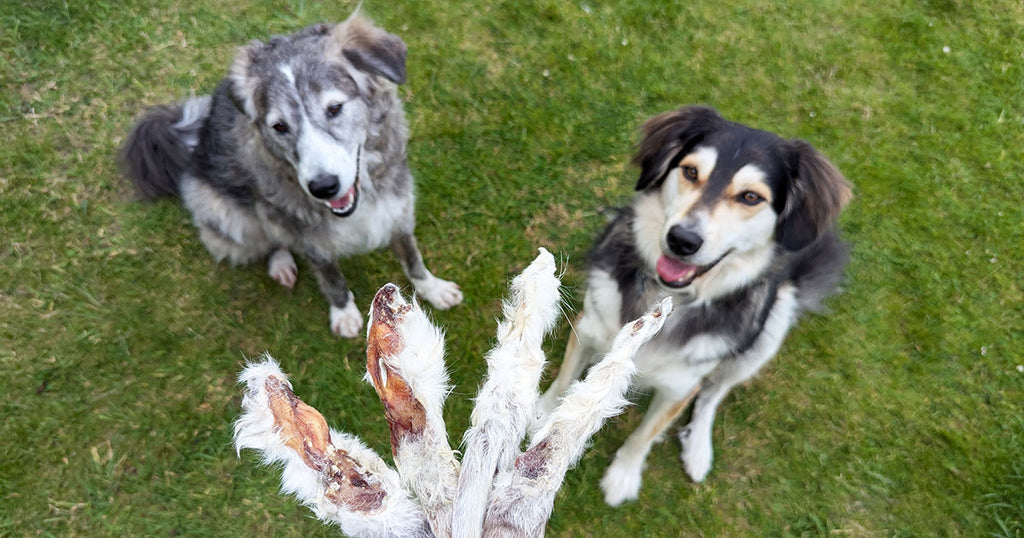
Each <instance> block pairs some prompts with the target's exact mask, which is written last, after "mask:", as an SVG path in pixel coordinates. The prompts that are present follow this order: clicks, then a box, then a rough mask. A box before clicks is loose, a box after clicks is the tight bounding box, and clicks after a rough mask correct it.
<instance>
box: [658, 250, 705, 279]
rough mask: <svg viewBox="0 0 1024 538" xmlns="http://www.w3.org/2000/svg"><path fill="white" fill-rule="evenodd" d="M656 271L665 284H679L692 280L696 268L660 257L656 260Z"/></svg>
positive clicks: (666, 257)
mask: <svg viewBox="0 0 1024 538" xmlns="http://www.w3.org/2000/svg"><path fill="white" fill-rule="evenodd" d="M657 271H658V276H660V277H661V278H662V280H664V281H665V282H679V281H681V280H689V279H692V278H693V277H694V275H696V274H697V266H696V265H690V264H688V263H683V262H681V261H679V260H676V259H673V258H669V257H668V256H662V257H660V258H658V266H657Z"/></svg>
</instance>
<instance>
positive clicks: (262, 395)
mask: <svg viewBox="0 0 1024 538" xmlns="http://www.w3.org/2000/svg"><path fill="white" fill-rule="evenodd" d="M238 380H239V382H240V383H244V384H245V385H246V389H245V395H244V397H243V399H242V410H243V413H242V416H241V417H239V418H238V420H237V421H236V422H235V435H234V440H235V449H236V450H237V451H238V452H239V453H241V450H242V449H243V448H250V449H254V450H256V451H258V452H259V453H260V455H261V457H262V459H263V463H264V464H267V465H270V464H274V463H281V464H282V465H283V469H282V471H281V489H282V490H283V491H285V492H286V493H291V494H294V495H295V497H296V498H298V499H299V500H300V501H301V502H302V503H303V504H305V505H306V506H308V507H309V508H310V509H311V510H313V513H314V514H315V515H316V517H317V518H319V519H320V520H322V521H325V522H328V523H334V524H336V525H338V526H340V527H341V530H342V532H344V533H345V534H348V535H351V536H361V537H378V536H379V537H384V536H405V535H408V536H429V535H430V531H429V528H428V527H427V522H426V517H425V515H424V514H423V511H422V510H421V509H420V508H419V507H418V506H416V504H415V503H413V502H412V500H411V499H410V498H409V497H408V495H407V494H406V492H405V491H404V490H403V489H402V487H401V484H400V482H399V477H398V473H396V472H395V471H394V470H393V469H391V468H390V467H388V465H387V464H386V463H384V460H382V459H381V458H380V457H379V456H377V454H376V453H374V452H373V451H372V450H370V449H369V448H367V447H366V446H365V445H363V444H362V443H361V442H360V441H359V439H357V438H356V437H353V436H351V435H347V434H344V433H341V432H337V431H335V430H333V429H332V430H330V431H329V435H328V437H329V445H328V446H326V447H324V451H323V452H322V453H318V452H316V450H317V449H316V447H313V446H309V445H306V449H305V454H306V457H307V458H314V461H316V462H318V463H319V464H320V465H322V468H321V469H314V468H312V467H310V465H309V464H307V462H306V460H305V459H304V458H303V455H300V454H298V453H296V452H295V450H293V449H292V448H290V447H289V446H287V444H286V443H287V442H289V441H290V440H292V438H291V437H289V438H287V439H286V438H282V427H283V426H282V425H281V424H278V423H277V420H276V419H275V416H274V412H273V410H272V407H271V402H270V397H271V395H270V393H269V392H268V389H267V387H268V386H272V385H278V386H281V385H283V386H285V387H287V388H288V390H289V391H290V390H291V383H289V382H288V378H287V377H286V376H285V375H284V373H283V372H282V371H281V369H280V367H279V366H278V364H277V361H275V360H274V359H273V358H272V357H270V356H269V355H267V356H265V357H264V358H263V360H262V362H259V363H252V364H249V365H248V366H247V367H246V368H245V369H244V370H243V371H242V373H241V374H240V375H239V378H238ZM339 455H340V457H339ZM338 462H341V464H342V465H344V466H346V468H345V469H340V468H338V467H337V463H338ZM345 473H348V474H347V475H346V474H345ZM353 476H358V477H359V478H360V480H362V481H363V486H362V488H361V489H362V490H363V491H365V492H366V494H367V495H366V496H365V497H363V498H362V499H355V500H356V501H360V500H361V501H368V502H352V501H353V499H352V498H350V497H345V496H343V495H338V491H340V489H341V487H348V488H351V487H352V486H351V480H352V477H353ZM339 480H343V481H345V482H346V484H339V482H338V481H339ZM339 486H340V487H339ZM348 491H351V489H349V490H348ZM347 502H348V503H350V504H347Z"/></svg>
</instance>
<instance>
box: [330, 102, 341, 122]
mask: <svg viewBox="0 0 1024 538" xmlns="http://www.w3.org/2000/svg"><path fill="white" fill-rule="evenodd" d="M340 113H341V103H335V104H333V105H331V106H329V107H327V117H328V118H333V117H335V116H337V115H338V114H340Z"/></svg>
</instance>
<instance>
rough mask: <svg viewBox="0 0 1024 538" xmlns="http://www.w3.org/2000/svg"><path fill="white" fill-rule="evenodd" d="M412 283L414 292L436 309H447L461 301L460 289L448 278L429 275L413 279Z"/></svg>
mask: <svg viewBox="0 0 1024 538" xmlns="http://www.w3.org/2000/svg"><path fill="white" fill-rule="evenodd" d="M412 284H413V286H414V287H415V288H416V293H417V294H418V295H419V296H420V297H423V298H424V299H426V300H427V302H429V303H430V304H432V305H434V308H437V309H438V310H448V309H449V308H451V307H453V306H455V305H457V304H459V303H461V302H462V289H461V288H459V285H458V284H456V283H454V282H451V281H449V280H444V279H441V278H437V277H436V276H431V277H430V278H427V279H424V280H419V281H417V280H414V281H413V283H412Z"/></svg>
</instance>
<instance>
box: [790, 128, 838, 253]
mask: <svg viewBox="0 0 1024 538" xmlns="http://www.w3.org/2000/svg"><path fill="white" fill-rule="evenodd" d="M786 145H787V146H788V147H787V151H788V155H787V157H788V159H787V165H788V168H789V174H790V182H789V189H788V190H787V192H786V204H785V206H784V207H783V209H782V213H781V214H780V218H779V223H778V225H777V226H776V228H775V235H776V238H777V239H778V241H779V242H780V243H781V244H782V246H783V247H785V248H786V250H790V251H797V250H800V249H802V248H804V247H806V246H807V245H809V244H811V243H812V242H814V241H815V240H816V239H818V238H819V237H821V235H822V234H824V233H825V232H826V231H828V229H829V228H831V227H832V225H833V223H835V221H836V219H837V218H839V213H840V212H841V211H842V210H843V208H844V207H846V204H848V203H849V202H850V199H851V198H853V191H852V190H851V185H850V182H849V181H847V180H846V178H845V177H843V175H842V174H841V173H840V172H839V170H837V169H836V167H835V165H833V164H832V163H831V162H829V160H828V159H826V158H825V156H824V155H822V154H821V153H820V152H819V151H818V150H816V149H814V147H812V146H811V145H810V144H808V143H807V142H804V141H803V140H791V141H788V142H787V143H786Z"/></svg>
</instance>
